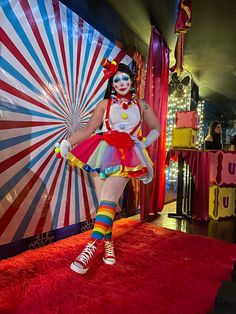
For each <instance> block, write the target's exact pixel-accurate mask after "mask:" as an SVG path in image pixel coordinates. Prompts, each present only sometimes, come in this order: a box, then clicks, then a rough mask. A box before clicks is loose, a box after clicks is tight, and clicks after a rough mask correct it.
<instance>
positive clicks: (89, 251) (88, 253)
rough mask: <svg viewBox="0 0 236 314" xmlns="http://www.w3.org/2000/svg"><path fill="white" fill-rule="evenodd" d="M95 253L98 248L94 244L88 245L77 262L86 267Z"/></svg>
mask: <svg viewBox="0 0 236 314" xmlns="http://www.w3.org/2000/svg"><path fill="white" fill-rule="evenodd" d="M95 251H96V246H95V245H93V243H88V244H87V245H86V247H85V248H84V250H83V251H82V253H81V254H80V255H79V256H78V257H77V259H76V260H78V261H80V262H82V263H83V264H84V265H87V264H88V263H89V261H90V259H91V258H92V257H93V254H94V252H95Z"/></svg>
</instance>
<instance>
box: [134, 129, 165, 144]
mask: <svg viewBox="0 0 236 314" xmlns="http://www.w3.org/2000/svg"><path fill="white" fill-rule="evenodd" d="M159 135H160V132H159V131H157V130H151V131H150V132H149V133H148V135H147V136H146V140H145V141H139V139H138V138H137V136H131V138H132V140H134V142H135V143H138V144H139V145H140V146H141V147H142V148H147V147H148V146H150V145H151V144H152V143H153V142H155V140H156V139H157V138H158V136H159Z"/></svg>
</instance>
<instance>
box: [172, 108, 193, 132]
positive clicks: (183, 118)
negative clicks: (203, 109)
mask: <svg viewBox="0 0 236 314" xmlns="http://www.w3.org/2000/svg"><path fill="white" fill-rule="evenodd" d="M176 128H192V129H198V115H197V112H196V111H177V112H176Z"/></svg>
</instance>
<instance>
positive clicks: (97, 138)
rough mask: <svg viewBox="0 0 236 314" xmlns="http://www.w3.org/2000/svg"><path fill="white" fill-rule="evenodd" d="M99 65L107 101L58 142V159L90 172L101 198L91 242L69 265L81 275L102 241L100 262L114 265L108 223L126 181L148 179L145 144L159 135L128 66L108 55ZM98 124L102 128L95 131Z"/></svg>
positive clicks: (157, 126) (158, 130) (113, 253)
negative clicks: (143, 128) (142, 130)
mask: <svg viewBox="0 0 236 314" xmlns="http://www.w3.org/2000/svg"><path fill="white" fill-rule="evenodd" d="M102 65H103V66H104V71H105V75H106V76H107V78H109V81H108V87H107V92H106V95H105V99H103V100H102V101H100V102H99V103H98V105H97V106H96V108H95V110H94V112H93V115H92V117H91V119H90V121H89V122H88V124H87V125H86V127H85V128H83V129H81V130H79V131H77V132H76V133H74V134H73V135H72V136H71V137H70V138H68V139H67V140H63V141H62V142H61V145H60V150H61V155H62V157H64V158H67V159H69V160H70V162H71V163H72V164H74V165H75V166H77V167H79V168H81V169H83V170H84V171H87V172H89V173H93V179H94V183H95V188H96V192H97V196H98V200H99V207H98V211H97V215H96V220H95V224H94V228H93V232H92V235H91V241H90V242H89V243H87V245H86V246H85V248H84V250H83V251H82V252H81V253H80V254H79V256H78V257H77V258H76V260H75V261H74V262H73V263H72V264H71V269H72V270H73V271H75V272H77V273H79V274H85V273H86V272H87V271H88V269H89V266H90V264H91V261H92V260H93V257H94V255H95V252H96V249H97V246H98V245H99V244H100V243H104V255H103V258H102V259H103V262H104V263H106V264H108V265H114V264H115V263H116V257H115V252H114V244H113V240H112V225H113V219H114V217H115V210H116V206H117V203H118V200H119V198H120V196H121V194H122V192H123V190H124V188H125V186H126V184H127V182H128V181H129V180H130V179H132V178H138V179H140V180H141V181H142V182H143V183H144V184H146V183H149V182H150V181H151V180H152V177H153V168H152V162H151V160H150V158H149V156H148V153H147V151H146V148H147V147H148V146H149V145H151V144H152V143H153V142H154V141H155V140H156V139H157V137H158V136H159V134H160V127H159V123H158V121H157V118H156V116H155V114H154V113H153V111H152V110H151V108H150V107H149V106H148V105H147V104H146V103H144V102H143V101H139V100H138V99H137V98H136V96H135V93H134V82H133V76H132V72H131V70H130V68H129V67H128V66H127V65H125V64H122V63H120V64H119V65H118V64H117V63H116V62H115V61H111V60H108V59H104V60H103V63H102ZM143 120H144V121H145V122H146V123H147V125H148V126H149V128H150V132H149V134H148V135H147V136H146V137H142V138H141V137H139V136H138V133H139V131H140V128H141V125H142V121H143ZM102 123H103V127H102V132H101V133H99V134H94V132H95V131H96V130H97V129H98V128H99V126H100V125H101V124H102Z"/></svg>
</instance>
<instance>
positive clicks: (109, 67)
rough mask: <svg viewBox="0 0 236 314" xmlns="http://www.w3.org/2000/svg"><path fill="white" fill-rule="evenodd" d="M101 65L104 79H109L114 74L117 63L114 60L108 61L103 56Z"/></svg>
mask: <svg viewBox="0 0 236 314" xmlns="http://www.w3.org/2000/svg"><path fill="white" fill-rule="evenodd" d="M101 65H102V66H103V67H104V69H103V73H104V77H105V78H106V79H109V78H110V77H111V76H112V75H114V74H115V73H116V72H117V70H118V64H117V62H116V61H115V60H113V61H110V60H109V59H107V58H103V59H102V62H101Z"/></svg>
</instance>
